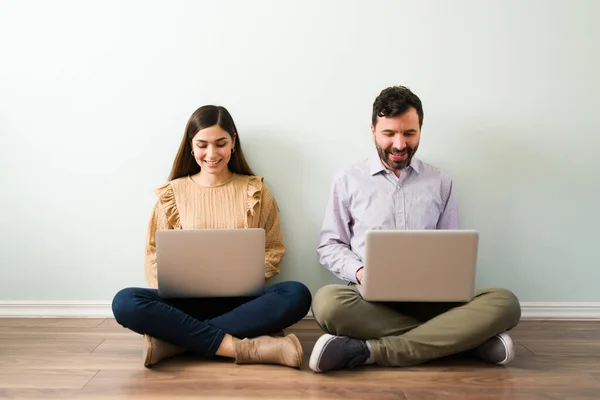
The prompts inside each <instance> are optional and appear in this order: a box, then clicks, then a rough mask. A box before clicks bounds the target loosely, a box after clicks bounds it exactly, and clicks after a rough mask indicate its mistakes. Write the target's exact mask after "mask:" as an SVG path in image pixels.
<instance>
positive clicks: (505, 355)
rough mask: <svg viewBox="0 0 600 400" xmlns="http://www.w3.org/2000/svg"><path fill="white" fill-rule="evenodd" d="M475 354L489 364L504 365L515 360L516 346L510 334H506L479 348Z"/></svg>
mask: <svg viewBox="0 0 600 400" xmlns="http://www.w3.org/2000/svg"><path fill="white" fill-rule="evenodd" d="M473 354H474V355H475V356H477V357H479V358H481V359H482V360H484V361H487V362H489V363H492V364H500V365H504V364H507V363H508V362H510V361H511V360H512V359H514V358H515V346H514V344H513V341H512V339H511V338H510V336H509V335H508V333H506V332H504V333H501V334H499V335H496V336H494V337H492V338H491V339H488V340H487V341H486V342H484V343H483V344H481V345H479V346H477V347H476V348H475V349H473Z"/></svg>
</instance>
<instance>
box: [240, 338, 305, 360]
mask: <svg viewBox="0 0 600 400" xmlns="http://www.w3.org/2000/svg"><path fill="white" fill-rule="evenodd" d="M302 361H303V352H302V346H301V345H300V341H299V340H298V338H297V337H296V335H294V334H293V333H292V334H289V335H287V336H285V337H271V336H259V337H257V338H255V339H244V340H237V341H235V363H236V364H279V365H285V366H288V367H292V368H298V367H300V366H301V365H302Z"/></svg>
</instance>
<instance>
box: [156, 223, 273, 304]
mask: <svg viewBox="0 0 600 400" xmlns="http://www.w3.org/2000/svg"><path fill="white" fill-rule="evenodd" d="M156 265H157V274H158V293H159V295H160V296H161V297H163V298H201V297H247V296H256V295H258V294H260V293H261V292H262V290H263V289H264V285H265V231H264V229H261V228H250V229H197V230H181V229H175V230H173V229H169V230H158V231H156Z"/></svg>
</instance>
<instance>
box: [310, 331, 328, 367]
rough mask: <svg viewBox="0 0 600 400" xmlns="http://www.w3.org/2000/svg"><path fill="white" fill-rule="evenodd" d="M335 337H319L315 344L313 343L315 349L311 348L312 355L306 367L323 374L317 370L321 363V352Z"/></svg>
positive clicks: (326, 335)
mask: <svg viewBox="0 0 600 400" xmlns="http://www.w3.org/2000/svg"><path fill="white" fill-rule="evenodd" d="M333 339H335V336H333V335H330V334H329V333H326V334H324V335H323V336H321V337H320V338H319V339H318V340H317V342H316V343H315V347H313V350H312V353H311V355H310V360H309V362H308V366H309V367H310V369H312V370H313V371H315V372H323V371H322V370H320V369H319V362H320V361H321V355H322V354H323V350H325V347H327V345H328V344H329V343H330V342H331V341H332V340H333Z"/></svg>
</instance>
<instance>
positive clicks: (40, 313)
mask: <svg viewBox="0 0 600 400" xmlns="http://www.w3.org/2000/svg"><path fill="white" fill-rule="evenodd" d="M521 309H522V317H521V319H522V320H600V302H585V303H583V302H577V303H575V302H572V303H564V302H524V303H521ZM112 317H113V313H112V309H111V305H110V303H107V302H100V301H96V302H90V301H87V302H86V301H37V302H36V301H0V318H112ZM306 318H312V314H311V313H310V312H309V313H308V315H307V316H306Z"/></svg>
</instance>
